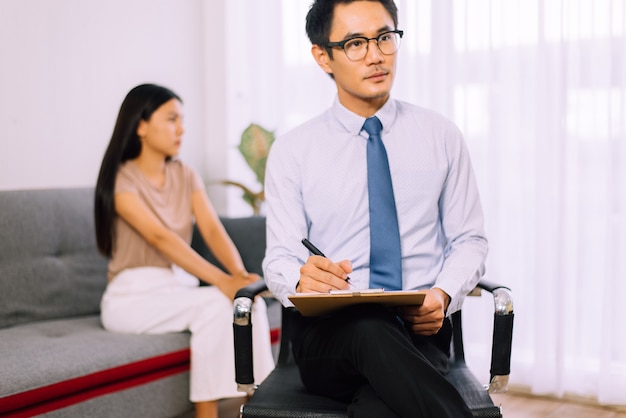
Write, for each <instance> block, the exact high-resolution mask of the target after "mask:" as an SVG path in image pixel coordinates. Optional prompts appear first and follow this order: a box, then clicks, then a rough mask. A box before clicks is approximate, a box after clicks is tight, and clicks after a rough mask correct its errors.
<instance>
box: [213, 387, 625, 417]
mask: <svg viewBox="0 0 626 418" xmlns="http://www.w3.org/2000/svg"><path fill="white" fill-rule="evenodd" d="M491 397H492V399H493V402H494V403H495V404H496V405H501V406H502V415H503V417H504V418H626V409H625V408H619V410H618V409H611V408H603V407H593V406H590V405H585V404H582V403H577V402H563V401H559V400H554V399H549V398H541V397H535V396H528V395H523V394H517V393H516V394H511V393H505V394H494V395H491ZM239 405H241V400H240V399H231V400H223V401H220V418H237V417H238V416H239Z"/></svg>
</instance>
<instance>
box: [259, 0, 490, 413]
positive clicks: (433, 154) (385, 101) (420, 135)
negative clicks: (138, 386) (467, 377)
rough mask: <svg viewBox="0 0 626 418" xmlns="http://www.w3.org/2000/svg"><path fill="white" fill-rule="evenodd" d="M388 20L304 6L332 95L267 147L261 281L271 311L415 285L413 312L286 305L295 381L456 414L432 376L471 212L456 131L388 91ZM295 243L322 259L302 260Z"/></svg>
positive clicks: (357, 402) (469, 253)
mask: <svg viewBox="0 0 626 418" xmlns="http://www.w3.org/2000/svg"><path fill="white" fill-rule="evenodd" d="M397 22H398V18H397V9H396V6H395V4H394V2H393V0H367V1H366V0H316V1H314V3H313V5H312V6H311V9H310V10H309V13H308V15H307V25H306V28H307V34H308V36H309V39H310V40H311V43H312V49H311V51H312V54H313V57H314V58H315V60H316V61H317V63H318V64H319V66H320V67H321V68H322V70H324V71H325V72H326V73H328V74H329V75H330V76H331V78H332V79H333V80H334V82H335V84H336V87H337V99H336V100H335V102H334V104H333V105H332V107H331V108H330V109H328V110H327V111H326V112H325V113H323V114H322V115H320V116H318V117H316V118H314V119H313V120H311V121H309V122H307V123H305V124H303V125H302V126H300V127H298V128H296V129H294V130H293V131H291V132H289V133H287V134H286V135H284V136H283V137H281V138H279V139H278V140H277V141H276V142H275V143H274V145H273V147H272V150H271V153H270V157H269V160H268V165H267V173H266V203H267V207H266V209H267V228H268V229H267V232H268V237H267V239H268V247H267V253H266V258H265V260H264V273H265V279H266V281H267V283H268V285H269V287H270V289H271V290H272V292H273V293H274V295H275V296H276V297H277V298H278V299H279V300H280V301H281V303H283V305H285V306H292V304H291V303H290V301H289V300H288V298H287V297H288V296H289V295H291V294H293V293H295V292H328V291H329V290H333V289H338V290H341V289H348V288H349V286H354V287H356V288H368V287H380V286H379V283H381V281H380V280H383V287H385V288H387V289H394V288H395V289H424V290H425V292H426V297H425V300H424V303H423V304H422V305H420V306H405V307H401V308H398V309H394V310H391V309H386V308H383V307H380V306H378V305H360V306H357V307H353V308H348V309H344V310H341V311H338V312H335V313H333V314H331V315H327V316H324V317H318V318H304V317H302V316H301V315H300V314H299V313H298V312H297V311H296V310H295V309H294V310H293V312H292V314H291V316H292V318H291V320H292V321H293V322H294V325H295V327H296V329H297V330H298V331H297V335H296V336H295V337H294V340H293V351H294V356H295V359H296V362H297V363H298V366H299V369H300V375H301V378H302V381H303V383H304V384H305V386H306V387H307V389H308V390H310V391H312V392H315V393H319V394H322V395H326V396H330V397H334V398H337V399H343V400H346V401H348V402H350V405H349V408H348V412H349V415H350V416H355V417H359V416H367V417H378V418H379V417H387V416H389V417H398V416H400V417H437V418H441V417H454V418H458V417H470V416H471V413H470V411H469V410H468V408H467V406H466V405H465V403H464V402H463V400H462V398H461V397H460V395H459V394H458V392H457V391H456V389H455V388H454V387H453V386H452V385H451V384H449V383H448V382H447V380H446V379H445V378H444V376H443V375H444V374H445V373H446V371H447V369H448V358H449V347H450V335H451V329H450V322H449V320H448V319H447V315H449V314H451V313H452V312H455V311H457V310H458V309H460V307H461V305H462V303H463V299H464V297H465V295H466V294H467V293H468V292H469V291H470V290H471V289H472V288H473V287H474V286H475V284H476V282H477V281H478V279H479V278H480V276H481V275H482V274H483V270H484V267H483V266H484V260H485V257H486V254H487V241H486V239H485V234H484V231H483V215H482V209H481V206H480V201H479V197H478V191H477V187H476V184H475V179H474V175H473V172H472V168H471V163H470V160H469V156H468V152H467V149H466V146H465V144H464V142H463V138H462V135H461V134H460V132H459V131H458V129H457V128H456V127H455V126H454V125H453V124H452V123H451V122H449V121H447V120H446V119H444V118H443V117H441V116H439V115H437V114H436V113H434V112H431V111H428V110H425V109H422V108H419V107H417V106H413V105H410V104H407V103H403V102H400V101H396V100H394V99H392V98H391V97H390V91H391V87H392V83H393V79H394V76H395V71H396V56H397V51H398V49H399V46H400V39H401V37H402V35H403V33H402V31H399V30H398V29H397ZM374 116H375V117H376V118H373V117H374ZM381 125H382V130H381ZM381 139H382V144H384V147H383V150H382V152H381V151H380V141H381ZM376 144H378V145H376ZM370 146H371V147H372V148H371V150H370ZM376 147H378V148H376ZM375 149H378V151H375ZM385 153H386V156H387V158H384V159H383V163H382V166H381V165H380V164H381V163H380V161H381V160H380V158H378V157H380V154H382V155H383V156H384V155H385ZM376 155H378V157H376ZM370 158H371V160H370ZM370 164H371V165H370ZM386 165H388V166H389V168H388V169H387V168H384V170H383V169H381V167H386ZM380 170H382V171H380ZM385 171H386V174H385ZM389 176H390V177H391V178H390V180H387V183H383V185H381V183H376V181H378V180H380V179H382V178H389ZM384 184H386V185H384ZM385 195H387V196H388V197H389V199H386V200H387V201H386V202H385V203H380V201H382V200H385V199H383V198H382V197H383V196H385ZM388 200H391V205H392V206H391V207H392V210H391V211H390V212H389V211H388V208H389V202H388ZM379 204H383V205H386V207H387V209H384V210H382V209H380V208H379V206H377V205H379ZM394 204H395V206H393V205H394ZM396 219H397V221H396ZM380 221H384V222H385V224H384V225H382V226H381V225H380ZM381 231H382V232H381ZM390 231H391V233H392V235H391V236H389V235H386V234H389V233H390ZM394 231H395V232H394ZM380 234H383V235H380ZM393 234H395V235H393ZM302 238H308V239H309V240H310V241H311V242H312V243H314V244H315V245H316V246H317V247H318V248H319V249H320V250H322V251H323V252H324V253H325V254H326V256H327V257H328V258H326V257H323V256H320V255H309V254H310V253H309V250H308V249H307V248H305V247H304V246H302V245H301V243H300V241H301V239H302ZM395 248H397V249H395ZM388 264H390V265H395V267H394V266H392V267H388V266H387V265H388ZM348 277H349V281H348V280H347V279H348ZM381 277H382V279H381ZM385 280H386V281H385Z"/></svg>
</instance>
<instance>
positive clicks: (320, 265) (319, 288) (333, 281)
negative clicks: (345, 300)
mask: <svg viewBox="0 0 626 418" xmlns="http://www.w3.org/2000/svg"><path fill="white" fill-rule="evenodd" d="M351 272H352V263H351V262H350V261H349V260H343V261H340V262H338V263H334V262H332V261H331V260H329V259H328V258H325V257H322V256H319V255H312V256H310V257H309V259H308V260H307V261H306V263H305V264H304V265H303V266H302V267H300V281H299V282H298V286H297V287H296V292H300V293H328V292H329V291H331V290H346V289H348V288H349V286H350V285H349V284H348V282H346V279H347V278H348V274H349V273H351Z"/></svg>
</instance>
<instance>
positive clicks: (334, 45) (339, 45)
mask: <svg viewBox="0 0 626 418" xmlns="http://www.w3.org/2000/svg"><path fill="white" fill-rule="evenodd" d="M390 33H395V34H397V35H398V36H400V39H402V36H403V35H404V31H403V30H400V29H394V30H388V31H385V32H383V33H380V34H378V36H375V37H373V38H368V37H366V36H353V37H352V38H348V39H344V40H343V41H339V42H328V43H327V44H326V47H327V48H341V49H343V52H344V53H345V54H346V56H348V52H347V51H346V48H345V46H346V44H347V43H348V42H350V41H354V40H355V39H363V40H364V41H365V42H366V45H367V48H369V44H370V41H376V47H377V48H378V50H379V51H380V53H381V54H383V55H393V54H395V53H396V52H398V50H397V49H396V50H395V51H394V52H392V53H391V54H385V53H384V52H383V51H382V50H381V49H380V45H379V44H378V41H379V39H380V37H381V36H384V35H388V34H390ZM367 48H366V50H365V51H366V54H367V50H368V49H367ZM348 58H350V57H348Z"/></svg>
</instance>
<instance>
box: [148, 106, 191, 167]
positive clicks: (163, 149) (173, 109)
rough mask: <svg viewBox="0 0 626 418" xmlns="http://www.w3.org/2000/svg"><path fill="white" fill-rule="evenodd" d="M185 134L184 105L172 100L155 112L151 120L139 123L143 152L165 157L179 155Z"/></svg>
mask: <svg viewBox="0 0 626 418" xmlns="http://www.w3.org/2000/svg"><path fill="white" fill-rule="evenodd" d="M184 132H185V129H184V127H183V104H182V103H181V102H180V101H178V100H177V99H171V100H169V101H167V102H165V103H163V104H162V105H161V106H160V107H159V108H158V109H157V110H155V111H154V113H152V116H150V119H149V120H147V121H145V120H141V121H140V122H139V126H138V127H137V135H138V136H139V139H140V140H141V152H142V153H144V152H151V153H155V154H162V155H163V157H173V156H175V155H178V152H179V150H180V145H181V143H182V136H183V133H184Z"/></svg>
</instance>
